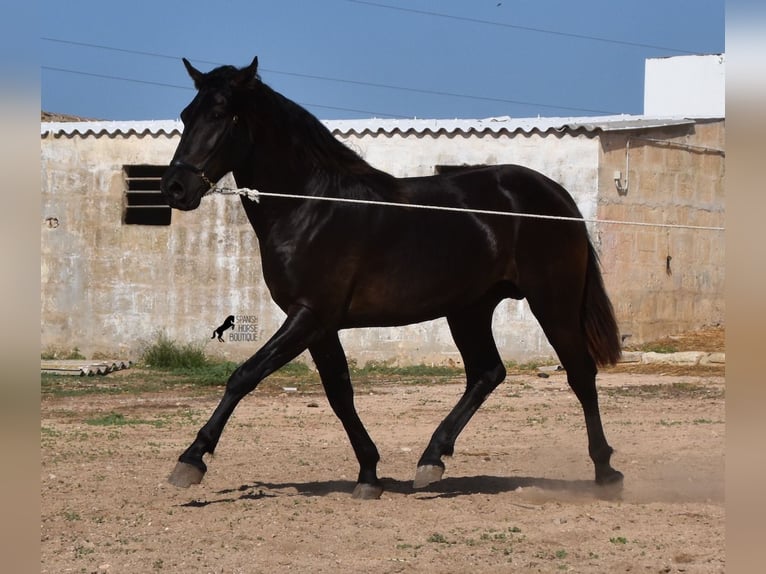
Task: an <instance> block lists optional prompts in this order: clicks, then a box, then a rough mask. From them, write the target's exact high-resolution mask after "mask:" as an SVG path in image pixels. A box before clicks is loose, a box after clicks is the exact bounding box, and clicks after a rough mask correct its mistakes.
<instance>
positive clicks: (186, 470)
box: [168, 461, 205, 488]
mask: <svg viewBox="0 0 766 574" xmlns="http://www.w3.org/2000/svg"><path fill="white" fill-rule="evenodd" d="M203 476H205V473H204V472H203V471H201V470H200V469H199V468H197V467H196V466H193V465H191V464H188V463H186V462H180V461H179V462H178V463H176V467H175V468H174V469H173V472H171V473H170V476H169V477H168V482H169V483H170V484H172V485H173V486H177V487H178V488H189V487H190V486H191V485H192V484H199V483H200V482H202V477H203Z"/></svg>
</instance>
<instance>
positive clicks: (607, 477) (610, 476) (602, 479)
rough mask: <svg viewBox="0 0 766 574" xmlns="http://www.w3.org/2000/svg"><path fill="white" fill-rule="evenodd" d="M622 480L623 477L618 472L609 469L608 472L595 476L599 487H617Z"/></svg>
mask: <svg viewBox="0 0 766 574" xmlns="http://www.w3.org/2000/svg"><path fill="white" fill-rule="evenodd" d="M624 479H625V475H624V474H622V473H621V472H620V471H619V470H615V469H613V468H610V469H609V471H608V472H602V473H599V475H598V476H596V484H598V485H599V486H619V485H621V484H622V482H623V480H624Z"/></svg>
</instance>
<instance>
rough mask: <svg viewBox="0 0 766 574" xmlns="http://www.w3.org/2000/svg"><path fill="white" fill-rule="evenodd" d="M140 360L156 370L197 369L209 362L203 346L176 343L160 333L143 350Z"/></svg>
mask: <svg viewBox="0 0 766 574" xmlns="http://www.w3.org/2000/svg"><path fill="white" fill-rule="evenodd" d="M141 360H142V362H143V363H144V364H146V365H147V366H149V367H154V368H157V369H173V370H176V369H199V368H201V367H206V366H207V365H208V364H209V363H210V361H209V359H208V358H207V356H206V355H205V350H204V345H202V344H199V343H184V344H181V343H178V342H176V341H174V340H173V339H170V338H168V336H167V335H166V334H165V333H163V332H160V333H159V334H158V335H157V340H156V341H155V342H154V343H152V344H151V345H149V346H147V347H146V349H144V352H143V354H142V356H141Z"/></svg>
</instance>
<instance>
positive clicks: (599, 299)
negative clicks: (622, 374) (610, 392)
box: [583, 242, 622, 365]
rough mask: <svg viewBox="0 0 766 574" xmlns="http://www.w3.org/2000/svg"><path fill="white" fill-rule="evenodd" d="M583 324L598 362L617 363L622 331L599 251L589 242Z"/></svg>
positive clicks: (619, 354) (620, 349) (589, 345)
mask: <svg viewBox="0 0 766 574" xmlns="http://www.w3.org/2000/svg"><path fill="white" fill-rule="evenodd" d="M583 326H584V328H585V338H586V340H587V342H588V351H590V354H591V357H593V360H594V361H595V362H596V365H614V364H615V363H616V362H617V361H618V360H619V359H620V356H621V355H622V345H621V343H620V331H619V328H618V327H617V320H616V319H615V317H614V309H613V308H612V303H611V301H609V297H608V295H607V294H606V289H604V281H603V279H602V278H601V269H600V268H599V263H598V255H597V254H596V250H595V249H594V248H593V245H591V244H590V242H589V243H588V270H587V272H586V275H585V296H584V298H583Z"/></svg>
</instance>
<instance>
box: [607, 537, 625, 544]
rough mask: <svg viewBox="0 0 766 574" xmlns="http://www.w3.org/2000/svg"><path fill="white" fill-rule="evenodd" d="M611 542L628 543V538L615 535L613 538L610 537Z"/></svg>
mask: <svg viewBox="0 0 766 574" xmlns="http://www.w3.org/2000/svg"><path fill="white" fill-rule="evenodd" d="M609 542H611V543H612V544H627V543H628V539H627V538H625V537H624V536H615V537H613V538H610V539H609Z"/></svg>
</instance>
